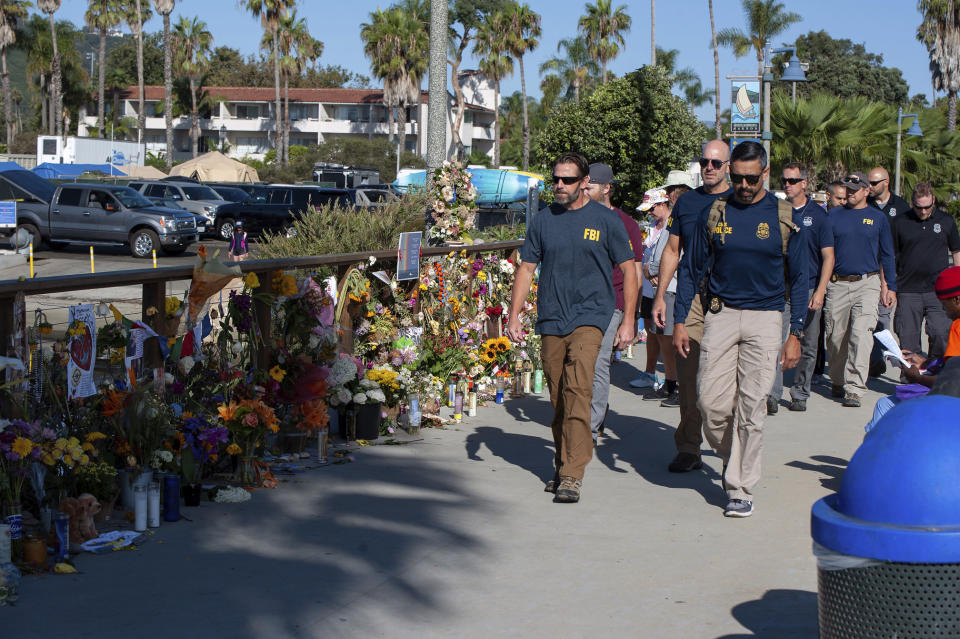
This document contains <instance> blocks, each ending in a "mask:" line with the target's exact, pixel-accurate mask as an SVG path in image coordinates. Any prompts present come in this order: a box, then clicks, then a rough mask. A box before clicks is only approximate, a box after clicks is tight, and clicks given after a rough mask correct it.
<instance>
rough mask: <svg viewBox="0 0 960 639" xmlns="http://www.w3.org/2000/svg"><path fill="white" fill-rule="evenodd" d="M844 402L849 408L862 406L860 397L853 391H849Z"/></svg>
mask: <svg viewBox="0 0 960 639" xmlns="http://www.w3.org/2000/svg"><path fill="white" fill-rule="evenodd" d="M842 404H843V405H844V406H846V407H847V408H860V397H859V396H857V395H854V394H853V393H847V396H846V397H844V398H843V402H842Z"/></svg>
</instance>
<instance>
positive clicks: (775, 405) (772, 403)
mask: <svg viewBox="0 0 960 639" xmlns="http://www.w3.org/2000/svg"><path fill="white" fill-rule="evenodd" d="M778 410H780V402H778V401H777V398H776V397H770V396H769V395H767V415H776V414H777V411H778Z"/></svg>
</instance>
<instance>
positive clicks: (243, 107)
mask: <svg viewBox="0 0 960 639" xmlns="http://www.w3.org/2000/svg"><path fill="white" fill-rule="evenodd" d="M237 117H238V118H240V119H241V120H254V119H256V118H259V117H260V105H259V104H238V105H237Z"/></svg>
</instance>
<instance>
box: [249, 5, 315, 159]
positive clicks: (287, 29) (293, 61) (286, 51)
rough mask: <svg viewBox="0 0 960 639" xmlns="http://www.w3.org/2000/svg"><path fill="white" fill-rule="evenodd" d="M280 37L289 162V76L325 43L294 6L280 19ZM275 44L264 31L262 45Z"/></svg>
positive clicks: (285, 146) (309, 61)
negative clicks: (298, 14) (310, 29)
mask: <svg viewBox="0 0 960 639" xmlns="http://www.w3.org/2000/svg"><path fill="white" fill-rule="evenodd" d="M277 37H279V38H280V44H279V47H278V49H279V51H280V71H281V75H282V76H283V144H282V148H283V153H284V157H283V158H282V159H281V161H282V162H283V164H285V165H286V164H287V163H288V162H290V77H291V76H299V75H300V74H302V73H303V71H304V70H305V69H306V68H307V67H308V65H310V64H312V63H313V62H314V61H315V60H316V59H317V58H319V57H320V54H321V53H323V43H322V42H320V41H319V40H314V39H313V37H311V35H310V31H309V30H308V29H307V21H306V20H305V19H304V18H298V17H297V11H296V9H294V10H293V11H291V12H290V13H289V14H288V15H286V16H284V17H283V18H281V20H280V25H279V29H277ZM271 46H272V42H271V36H270V35H269V34H265V35H264V39H263V41H262V42H261V47H263V48H270V47H271Z"/></svg>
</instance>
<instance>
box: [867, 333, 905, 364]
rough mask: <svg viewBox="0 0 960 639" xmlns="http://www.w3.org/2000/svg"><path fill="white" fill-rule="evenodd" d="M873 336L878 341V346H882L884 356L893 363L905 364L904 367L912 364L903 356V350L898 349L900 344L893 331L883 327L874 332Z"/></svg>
mask: <svg viewBox="0 0 960 639" xmlns="http://www.w3.org/2000/svg"><path fill="white" fill-rule="evenodd" d="M873 337H874V339H876V340H877V341H878V342H880V346H882V347H883V348H884V351H883V356H884V357H886V358H887V359H890V360H892V361H893V363H894V364H899V365H902V366H905V367H906V368H910V367H911V366H913V364H911V363H910V362H908V361H907V360H905V359H904V358H903V352H902V351H901V350H900V345H899V344H897V340H896V338H895V337H894V336H893V333H891V332H890V331H888V330H887V329H884V330H882V331H877V332H876V333H874V334H873Z"/></svg>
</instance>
